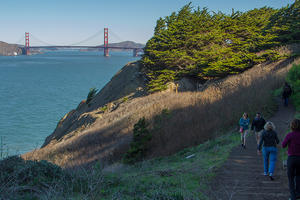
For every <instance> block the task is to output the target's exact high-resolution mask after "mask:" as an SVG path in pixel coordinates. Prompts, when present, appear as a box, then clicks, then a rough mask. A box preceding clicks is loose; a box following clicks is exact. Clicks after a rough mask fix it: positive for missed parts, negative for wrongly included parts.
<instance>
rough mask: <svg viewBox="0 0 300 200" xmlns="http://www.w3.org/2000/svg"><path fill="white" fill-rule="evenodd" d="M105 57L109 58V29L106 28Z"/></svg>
mask: <svg viewBox="0 0 300 200" xmlns="http://www.w3.org/2000/svg"><path fill="white" fill-rule="evenodd" d="M104 56H105V57H108V56H109V51H108V28H104Z"/></svg>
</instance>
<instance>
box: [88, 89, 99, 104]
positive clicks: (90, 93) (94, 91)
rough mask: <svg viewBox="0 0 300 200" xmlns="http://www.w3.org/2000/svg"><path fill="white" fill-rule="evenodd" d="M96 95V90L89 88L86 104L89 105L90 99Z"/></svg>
mask: <svg viewBox="0 0 300 200" xmlns="http://www.w3.org/2000/svg"><path fill="white" fill-rule="evenodd" d="M96 93H97V89H96V88H91V89H90V91H89V94H88V96H87V98H86V104H89V103H90V102H91V101H92V99H93V98H94V97H95V95H96Z"/></svg>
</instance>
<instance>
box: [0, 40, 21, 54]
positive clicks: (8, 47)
mask: <svg viewBox="0 0 300 200" xmlns="http://www.w3.org/2000/svg"><path fill="white" fill-rule="evenodd" d="M21 54H22V48H20V47H19V46H18V45H16V44H8V43H6V42H1V41H0V55H1V56H15V55H21Z"/></svg>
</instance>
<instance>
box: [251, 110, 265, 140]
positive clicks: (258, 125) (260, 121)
mask: <svg viewBox="0 0 300 200" xmlns="http://www.w3.org/2000/svg"><path fill="white" fill-rule="evenodd" d="M265 124H266V121H265V119H264V118H263V117H262V116H261V114H260V113H259V112H258V113H256V116H255V118H254V119H253V121H252V124H251V130H252V131H253V130H254V131H255V137H256V142H257V145H258V144H259V141H260V137H261V134H262V132H263V130H264V126H265Z"/></svg>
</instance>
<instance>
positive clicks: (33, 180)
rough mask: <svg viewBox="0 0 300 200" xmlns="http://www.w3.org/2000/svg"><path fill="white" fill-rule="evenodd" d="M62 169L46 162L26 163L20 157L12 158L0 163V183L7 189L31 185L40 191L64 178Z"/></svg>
mask: <svg viewBox="0 0 300 200" xmlns="http://www.w3.org/2000/svg"><path fill="white" fill-rule="evenodd" d="M63 175H64V174H63V171H62V169H61V168H60V167H58V166H56V165H53V164H52V163H49V162H47V161H45V160H42V161H31V160H29V161H25V160H23V159H22V158H20V157H19V156H10V157H7V158H5V159H3V160H2V161H0V182H1V183H7V184H6V187H10V186H14V185H29V186H34V187H37V188H39V189H41V188H43V187H45V185H49V184H51V183H53V182H55V181H56V180H58V179H60V178H62V176H63Z"/></svg>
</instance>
